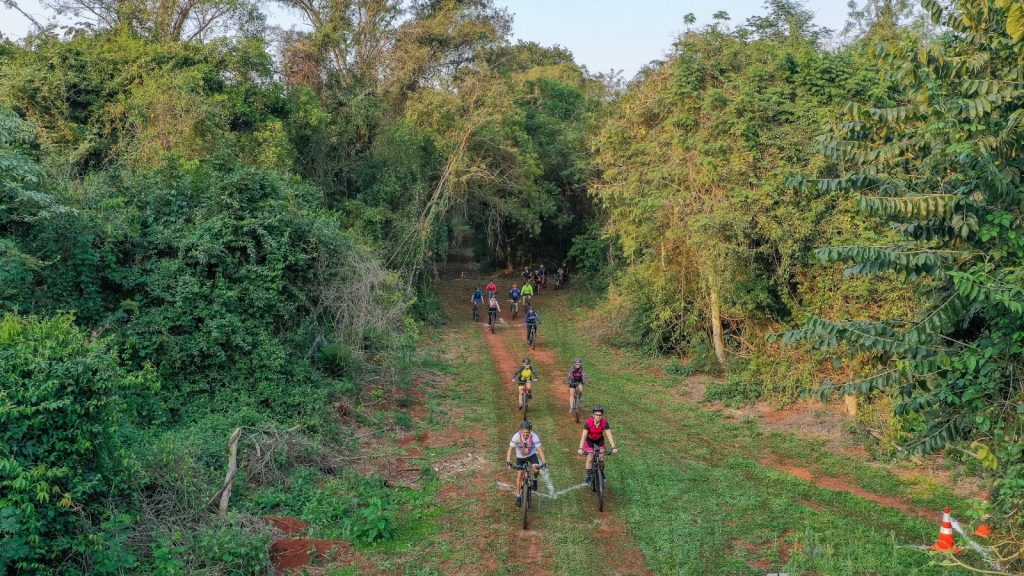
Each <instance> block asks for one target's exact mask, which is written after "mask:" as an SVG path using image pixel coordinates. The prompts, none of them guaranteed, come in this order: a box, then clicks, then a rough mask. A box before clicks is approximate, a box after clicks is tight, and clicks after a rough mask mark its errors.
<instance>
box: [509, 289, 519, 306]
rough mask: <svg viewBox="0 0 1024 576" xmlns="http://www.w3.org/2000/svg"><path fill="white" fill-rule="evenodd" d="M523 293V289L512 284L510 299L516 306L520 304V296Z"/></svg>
mask: <svg viewBox="0 0 1024 576" xmlns="http://www.w3.org/2000/svg"><path fill="white" fill-rule="evenodd" d="M522 295H523V293H522V291H520V290H519V286H518V285H516V284H513V285H512V288H511V289H510V290H509V291H508V301H509V302H510V303H511V304H512V305H513V306H516V305H518V304H519V298H520V297H521V296H522Z"/></svg>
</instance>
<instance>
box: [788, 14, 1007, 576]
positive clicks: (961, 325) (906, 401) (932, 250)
mask: <svg viewBox="0 0 1024 576" xmlns="http://www.w3.org/2000/svg"><path fill="white" fill-rule="evenodd" d="M922 4H923V5H924V6H925V8H926V9H927V10H928V11H929V13H930V15H931V18H932V19H933V22H935V23H936V24H938V25H941V26H942V27H944V28H945V29H946V32H945V33H944V34H942V35H941V36H939V37H937V38H935V39H934V41H932V42H929V43H927V44H926V45H924V46H915V45H907V44H905V43H904V44H895V45H890V46H889V48H888V49H886V50H883V51H882V52H881V57H880V62H879V64H880V67H881V69H882V73H883V74H884V75H885V76H886V77H887V78H892V79H894V80H895V81H896V82H897V86H896V87H895V88H897V89H898V90H894V92H893V94H894V98H893V99H894V100H895V101H891V102H871V101H867V102H864V101H861V102H854V103H852V104H850V105H849V107H848V108H847V112H846V114H845V117H844V118H843V120H842V123H841V124H839V125H838V126H836V127H835V128H834V129H833V131H832V132H831V133H829V134H827V135H826V136H824V137H823V138H822V140H821V147H822V150H823V151H824V153H825V154H826V155H828V156H829V157H830V158H832V159H834V160H835V161H836V162H841V163H843V165H844V166H845V170H844V173H843V174H842V176H841V177H840V178H839V179H836V180H835V181H834V182H835V185H837V186H840V187H842V188H844V189H847V190H850V191H851V192H854V193H856V194H857V196H856V198H857V202H858V204H859V207H860V208H861V209H862V210H863V211H864V212H865V213H867V214H869V215H871V216H873V217H875V218H879V219H881V220H883V221H885V222H887V223H889V224H890V225H891V226H893V227H894V228H895V229H897V230H899V231H900V232H901V233H902V235H903V240H902V242H898V243H891V244H884V245H850V246H831V247H827V248H822V249H821V250H819V252H818V255H819V257H820V258H821V259H822V260H824V261H826V262H842V263H847V264H849V268H848V269H847V271H848V273H849V274H851V275H870V274H877V273H879V272H883V271H895V272H897V273H899V274H901V275H903V276H904V277H905V278H906V280H907V281H908V282H910V283H911V284H912V285H913V286H915V287H916V288H917V289H918V290H919V291H920V292H921V293H922V294H923V295H924V296H926V297H927V302H928V305H927V306H926V307H925V308H924V309H922V310H920V311H919V312H918V313H916V314H914V315H913V316H910V317H902V318H888V319H879V320H874V321H846V322H830V321H825V320H822V319H820V318H812V319H810V320H809V321H808V323H807V324H806V326H805V328H804V329H802V330H799V331H796V332H793V333H791V334H789V336H788V337H789V339H791V340H794V339H798V338H803V339H809V340H811V341H813V342H815V343H817V344H818V345H820V346H822V347H825V348H827V349H837V348H840V349H843V350H846V351H847V352H848V353H849V354H872V355H874V356H875V357H876V358H877V361H878V364H877V365H878V366H879V370H878V371H877V372H875V373H873V374H870V375H868V376H866V377H864V378H860V379H856V380H853V381H850V382H847V383H845V384H842V385H829V386H825V387H824V388H823V389H822V390H821V391H820V393H821V394H822V395H828V394H829V393H831V392H834V391H841V392H842V393H848V394H850V393H857V394H867V393H870V392H871V391H873V390H878V389H896V390H899V392H900V393H901V395H902V397H903V402H902V403H901V404H899V405H898V406H897V407H896V410H897V413H900V414H910V413H916V414H919V415H920V416H923V417H924V418H925V420H926V422H927V427H926V428H925V429H924V430H922V431H921V432H920V433H919V434H918V435H917V436H916V437H915V438H914V439H913V441H912V442H910V443H909V444H908V445H907V446H906V448H907V450H908V451H909V452H911V453H913V452H925V451H934V450H938V449H940V448H942V447H944V446H947V445H950V444H960V445H963V446H965V447H968V445H969V448H968V451H969V453H971V454H973V455H974V456H975V457H977V458H978V459H979V460H980V461H981V464H982V465H983V466H985V467H986V468H989V469H991V470H994V471H996V472H997V474H998V479H997V480H996V482H995V491H994V494H993V496H994V501H995V505H996V506H997V507H998V508H999V509H1000V510H1001V511H1002V512H1004V513H1006V514H1007V515H1008V516H1007V520H1008V521H1012V522H1017V523H1019V522H1020V519H1019V515H1016V516H1013V515H1012V513H1013V511H1015V510H1018V509H1019V507H1020V506H1021V504H1022V503H1024V480H1022V478H1024V448H1022V446H1024V445H1022V439H1024V422H1022V419H1021V412H1020V410H1019V406H1021V405H1024V393H1022V389H1024V388H1022V379H1021V374H1022V372H1021V367H1022V360H1024V348H1022V343H1024V289H1022V286H1024V236H1022V235H1021V234H1020V222H1021V218H1022V216H1024V212H1022V209H1021V200H1022V196H1021V192H1020V190H1021V184H1022V182H1021V173H1022V170H1024V162H1022V161H1021V154H1020V151H1021V150H1022V147H1024V134H1022V131H1021V130H1020V129H1019V125H1020V121H1021V118H1022V115H1024V112H1022V111H1021V105H1022V104H1024V83H1022V80H1024V78H1022V76H1021V71H1020V67H1019V55H1020V53H1021V50H1022V49H1024V44H1022V43H1021V40H1022V39H1024V27H1021V24H1020V22H1021V21H1020V20H1019V19H1018V18H1019V16H1021V15H1024V9H1022V8H1021V6H1020V4H1019V3H1016V2H1005V1H998V0H997V1H982V2H969V1H957V2H952V3H950V4H949V5H948V6H946V7H944V6H943V5H940V4H939V3H937V2H934V1H931V0H925V1H924V2H923V3H922ZM1020 554H1021V552H1020V548H1019V545H1018V547H1017V549H1016V550H1014V551H1012V554H1009V555H1008V558H1007V560H1008V561H1009V560H1013V559H1019V558H1020Z"/></svg>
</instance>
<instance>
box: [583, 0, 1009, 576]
mask: <svg viewBox="0 0 1024 576" xmlns="http://www.w3.org/2000/svg"><path fill="white" fill-rule="evenodd" d="M922 5H923V13H924V14H925V15H926V16H928V17H930V20H931V23H930V24H928V25H924V24H922V18H921V14H922V11H918V10H916V9H915V8H914V7H913V6H910V5H908V4H907V3H903V2H869V3H867V4H866V5H865V6H864V7H863V8H861V9H856V10H853V12H852V13H851V16H852V17H854V18H855V20H854V21H853V22H852V23H851V26H850V27H849V30H850V31H853V30H856V31H857V35H856V36H855V37H853V38H852V39H851V41H850V42H849V43H848V44H847V45H845V46H843V47H842V48H840V49H838V50H825V49H824V48H823V47H822V45H821V43H820V40H821V37H822V36H821V31H820V30H817V29H815V28H814V27H813V25H811V24H810V22H811V18H810V15H809V13H807V12H806V11H805V10H803V9H802V8H801V7H800V5H799V4H796V3H793V2H785V1H772V2H768V3H767V7H768V9H769V10H768V13H767V14H766V15H765V16H763V17H762V16H759V17H756V18H752V19H750V20H749V21H747V22H746V23H745V24H744V25H741V26H738V27H735V28H728V27H727V26H726V25H725V24H724V23H723V22H718V23H716V24H713V25H711V26H708V27H706V28H703V29H700V30H690V31H688V32H686V33H685V34H683V35H682V36H681V37H680V39H679V40H678V42H677V43H676V45H675V50H674V52H673V54H672V55H671V57H670V58H668V59H666V60H665V61H663V62H660V63H656V64H653V65H652V66H650V67H648V68H647V69H646V70H644V72H643V73H642V74H641V75H640V76H639V77H638V78H637V79H636V80H634V82H632V83H631V85H630V86H629V89H628V90H627V92H626V93H625V94H624V95H623V96H622V97H621V98H619V99H618V100H616V101H615V102H614V103H613V105H612V106H611V107H610V109H609V111H608V118H607V120H606V121H605V122H604V125H603V126H602V127H601V129H600V130H599V132H598V133H597V135H596V137H595V147H596V155H595V165H596V166H597V167H598V168H599V170H600V177H599V179H598V180H597V181H596V182H595V185H594V186H593V187H592V189H591V193H592V194H593V195H594V197H595V198H596V199H597V200H598V201H599V205H600V206H601V208H602V209H603V210H604V214H603V217H604V219H605V220H604V227H603V230H604V233H605V238H606V239H611V240H613V241H614V242H612V243H607V244H605V245H604V249H605V250H611V251H613V252H614V251H616V250H618V251H621V252H620V254H621V262H622V264H618V265H613V269H615V270H617V271H616V272H613V278H614V280H613V283H612V286H611V289H610V293H609V298H608V301H607V303H606V305H605V308H604V310H603V311H602V316H603V318H604V319H606V321H607V322H608V323H609V334H610V335H611V336H613V337H616V338H618V339H620V340H622V341H627V342H633V343H635V344H638V345H641V346H645V347H648V348H651V349H657V350H678V351H680V352H681V353H682V354H684V355H688V356H689V357H690V358H691V360H690V362H691V369H692V368H693V367H703V366H706V365H707V364H706V363H704V362H703V361H702V358H703V357H705V356H710V354H711V352H712V351H713V352H714V354H715V356H717V359H718V361H719V362H720V363H721V364H723V365H724V366H725V368H726V371H727V377H726V378H725V379H724V381H723V382H722V383H720V384H715V385H712V386H710V387H709V388H708V393H707V394H708V397H709V399H716V400H726V401H740V402H749V401H755V400H758V399H762V398H770V399H773V400H776V401H790V400H793V399H795V398H796V397H797V396H798V393H799V392H800V391H801V390H802V391H804V392H813V393H814V394H815V395H816V396H818V397H821V398H827V397H828V396H829V395H830V394H831V393H833V392H839V393H840V394H842V395H845V396H847V397H848V398H851V397H852V396H854V395H857V396H861V397H862V398H863V399H862V401H861V402H862V406H864V407H866V408H868V409H869V410H868V412H869V415H868V416H864V417H863V419H862V422H864V423H865V424H867V425H868V426H872V427H875V428H876V430H872V432H873V433H874V434H875V435H876V436H879V437H881V438H882V439H883V441H885V442H887V443H890V449H891V450H895V451H898V452H899V453H902V454H908V453H909V454H913V453H921V452H932V451H936V450H939V449H942V448H944V447H946V446H950V445H953V446H956V447H957V448H961V450H957V451H955V452H952V454H954V455H963V457H966V459H967V461H968V464H970V465H971V466H972V467H973V468H974V469H975V470H982V469H984V470H985V471H986V472H985V473H986V474H992V476H993V479H994V481H995V482H994V484H995V491H994V492H993V504H994V507H995V508H996V509H997V511H998V512H999V513H1001V518H1002V519H1003V521H1005V522H1008V523H1015V522H1019V519H1017V514H1016V511H1017V510H1019V507H1020V506H1021V503H1022V502H1024V492H1022V491H1021V485H1022V484H1021V482H1022V478H1024V476H1022V473H1024V468H1022V465H1024V454H1022V452H1021V439H1022V435H1024V429H1022V423H1021V418H1020V414H1021V405H1022V404H1021V402H1022V397H1021V382H1020V354H1021V341H1022V338H1024V336H1022V334H1024V330H1022V326H1024V325H1022V324H1021V319H1022V311H1024V303H1022V302H1021V295H1022V294H1024V293H1022V291H1021V279H1022V277H1021V274H1020V269H1021V261H1020V256H1021V250H1020V247H1021V244H1020V242H1021V234H1020V218H1021V203H1020V198H1019V188H1020V181H1019V179H1020V175H1019V170H1020V167H1019V166H1018V165H1019V161H1018V159H1017V156H1018V155H1019V154H1018V152H1019V147H1020V143H1019V142H1018V140H1019V137H1018V136H1019V128H1018V125H1019V117H1020V113H1021V112H1020V109H1019V108H1020V98H1021V94H1022V92H1021V90H1020V88H1021V83H1020V53H1021V46H1022V45H1021V43H1020V42H1021V39H1022V37H1024V28H1022V24H1021V22H1024V20H1022V19H1021V15H1022V14H1024V9H1022V8H1021V6H1020V5H1019V3H1017V2H1009V1H982V2H966V1H965V2H949V3H942V2H934V1H926V2H923V3H922ZM823 133H824V134H825V136H822V137H820V138H818V136H819V135H820V134H823ZM577 242H578V245H579V249H578V250H577V251H575V252H576V253H580V254H583V255H586V261H587V262H595V261H600V258H596V257H595V256H594V254H593V253H594V252H595V250H596V251H598V252H599V251H600V249H601V245H600V243H599V242H598V239H597V238H593V237H592V236H580V237H579V238H578V239H577ZM608 261H609V262H616V261H619V258H618V256H617V255H615V254H612V257H611V258H609V260H608ZM822 262H823V263H824V265H822ZM844 265H845V270H843V267H844ZM840 272H843V274H842V277H840V275H839V273H840ZM779 332H787V336H786V338H785V341H786V342H788V343H790V344H795V346H790V347H782V346H781V345H780V343H779V342H776V340H775V339H774V337H773V336H774V335H775V334H777V333H779ZM766 336H767V338H766ZM808 344H810V345H813V349H811V348H809V347H808ZM835 356H838V357H841V358H842V359H843V360H844V361H843V362H842V363H840V362H839V359H838V358H836V359H835V361H833V362H828V363H826V362H827V361H828V360H832V359H833V357H835ZM834 382H840V384H834ZM843 382H845V383H843ZM889 406H892V407H893V409H894V414H893V415H892V416H890V417H889V418H888V419H883V421H879V420H878V418H882V416H880V415H879V414H878V413H877V412H875V409H876V407H877V408H880V409H886V408H887V407H889ZM886 420H887V421H886ZM877 428H882V431H881V432H878V430H877ZM1013 546H1014V545H1010V548H1011V549H1010V550H1009V552H1008V553H1007V550H1002V551H1001V552H1002V553H1004V557H1005V558H1006V560H1007V561H1008V562H1009V561H1012V559H1014V558H1017V557H1018V556H1019V552H1018V551H1016V549H1012V548H1013Z"/></svg>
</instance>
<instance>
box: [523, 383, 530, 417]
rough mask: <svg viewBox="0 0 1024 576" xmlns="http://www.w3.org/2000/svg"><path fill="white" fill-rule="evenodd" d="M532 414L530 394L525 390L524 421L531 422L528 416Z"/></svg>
mask: <svg viewBox="0 0 1024 576" xmlns="http://www.w3.org/2000/svg"><path fill="white" fill-rule="evenodd" d="M529 412H530V393H529V392H527V391H526V390H523V420H529V418H527V417H526V415H527V414H528V413H529Z"/></svg>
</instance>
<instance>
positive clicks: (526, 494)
mask: <svg viewBox="0 0 1024 576" xmlns="http://www.w3.org/2000/svg"><path fill="white" fill-rule="evenodd" d="M546 467H547V466H541V469H542V470H543V469H544V468H546ZM512 469H513V470H522V471H524V472H526V475H525V476H524V477H523V491H522V492H520V494H522V496H523V530H526V527H527V526H528V525H529V522H530V508H534V507H536V506H537V505H538V504H539V503H540V500H539V499H538V498H537V497H536V496H535V494H536V493H537V491H538V490H537V488H538V486H537V478H535V477H534V476H533V470H532V465H531V464H530V463H529V462H527V463H525V464H520V465H517V466H512Z"/></svg>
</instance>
